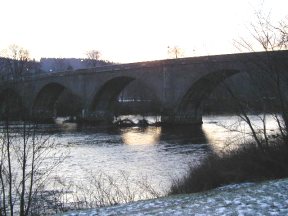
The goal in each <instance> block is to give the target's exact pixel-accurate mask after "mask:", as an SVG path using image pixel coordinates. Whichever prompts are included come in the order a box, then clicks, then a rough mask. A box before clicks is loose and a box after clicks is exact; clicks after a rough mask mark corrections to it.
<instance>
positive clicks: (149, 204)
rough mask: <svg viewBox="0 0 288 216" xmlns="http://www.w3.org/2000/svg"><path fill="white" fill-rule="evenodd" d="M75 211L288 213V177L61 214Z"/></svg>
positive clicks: (87, 214)
mask: <svg viewBox="0 0 288 216" xmlns="http://www.w3.org/2000/svg"><path fill="white" fill-rule="evenodd" d="M78 215H81V216H94V215H95V216H96V215H219V216H220V215H221V216H222V215H288V179H281V180H274V181H267V182H262V183H243V184H234V185H228V186H224V187H221V188H217V189H214V190H211V191H207V192H202V193H196V194H185V195H176V196H169V197H163V198H159V199H153V200H144V201H138V202H133V203H129V204H123V205H117V206H112V207H105V208H98V209H91V210H83V211H75V212H69V213H65V214H62V216H78Z"/></svg>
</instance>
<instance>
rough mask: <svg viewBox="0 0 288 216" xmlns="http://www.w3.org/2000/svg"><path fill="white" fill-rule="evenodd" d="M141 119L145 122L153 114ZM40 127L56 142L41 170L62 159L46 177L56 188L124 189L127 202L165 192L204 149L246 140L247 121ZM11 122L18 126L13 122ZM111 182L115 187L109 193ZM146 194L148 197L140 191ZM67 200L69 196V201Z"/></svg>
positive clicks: (271, 126)
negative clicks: (245, 122)
mask: <svg viewBox="0 0 288 216" xmlns="http://www.w3.org/2000/svg"><path fill="white" fill-rule="evenodd" d="M128 117H129V118H131V119H132V120H133V121H137V119H139V117H137V116H128ZM125 118H126V117H125ZM141 118H142V117H141ZM146 118H147V120H148V121H150V122H153V121H155V119H156V118H154V117H146ZM250 119H251V120H252V122H253V124H254V127H255V128H258V129H261V124H262V123H263V118H262V119H261V118H259V116H256V115H255V116H250ZM265 122H266V126H267V130H268V133H274V132H275V131H276V129H277V125H276V122H275V120H274V119H273V117H272V116H266V117H265ZM39 126H40V131H39V134H37V135H36V136H37V137H42V138H44V140H46V139H47V138H48V139H47V140H49V142H54V143H56V144H57V143H59V145H56V147H55V148H53V150H52V154H51V155H49V154H48V155H46V156H45V160H43V163H42V165H43V166H42V168H44V169H43V170H46V171H47V168H46V166H47V167H49V166H50V165H51V163H53V161H54V160H55V157H54V156H53V155H54V153H55V155H57V157H59V158H61V159H60V160H62V159H64V160H63V162H62V163H60V165H59V166H57V167H56V168H54V169H53V172H51V175H50V179H51V181H50V180H49V181H48V182H50V183H52V182H54V181H52V180H55V179H57V180H58V181H57V182H58V183H59V180H60V182H61V184H60V186H59V184H58V185H57V186H56V189H59V187H60V189H61V187H62V186H63V185H64V186H65V188H64V190H65V191H73V193H74V192H75V191H76V192H75V193H76V194H79V191H81V192H83V191H84V192H83V193H84V196H85V199H86V198H87V197H86V196H88V195H87V193H89V192H91V191H92V192H93V191H97V193H98V192H99V193H100V194H99V193H98V194H96V195H95V194H93V196H94V195H95V196H94V197H96V198H97V199H98V197H99V196H100V197H101V196H102V195H103V192H105V194H104V195H105V196H106V197H108V198H107V199H110V198H111V197H113V196H114V195H116V196H119V194H120V193H121V194H122V193H128V195H129V196H128V197H129V199H130V200H126V201H132V200H136V199H147V198H152V197H155V193H153V192H155V191H156V192H157V193H158V195H164V194H165V193H166V191H167V190H168V189H169V187H170V185H171V184H172V182H173V179H177V178H181V177H182V176H183V175H185V174H186V173H187V170H188V168H189V167H190V166H195V165H197V164H199V162H201V160H202V159H203V158H204V157H205V156H206V155H207V154H209V153H211V152H215V153H217V154H221V153H222V152H223V151H226V150H227V149H234V148H237V147H238V146H239V145H240V144H241V143H243V142H246V141H248V140H249V139H251V135H250V130H249V128H248V126H247V125H246V124H244V123H243V122H241V121H240V119H239V118H238V117H237V116H224V115H222V116H204V117H203V124H202V125H199V126H193V127H192V126H190V127H187V126H186V127H184V126H182V127H180V126H174V127H171V126H170V127H156V126H148V127H122V128H119V127H107V126H106V127H104V126H102V127H100V126H98V127H90V126H89V127H88V126H85V127H84V126H82V127H81V126H79V125H77V124H75V123H63V122H61V121H60V119H57V121H56V123H55V124H50V125H39ZM12 127H16V128H17V127H18V126H17V123H16V124H13V125H12ZM19 128H20V132H19V133H18V134H21V126H19ZM37 133H38V132H37ZM20 137H21V136H20ZM19 143H21V142H19ZM16 146H17V145H16ZM21 146H22V144H20V145H19V149H21ZM17 149H18V148H15V155H16V156H17ZM53 152H54V153H53ZM63 155H64V157H62V156H63ZM57 157H56V161H57V160H58V159H57ZM16 170H17V168H16ZM103 176H104V178H103ZM95 179H96V180H98V181H95ZM47 185H48V188H47V189H48V190H51V189H52V190H54V189H55V185H49V183H48V184H47ZM67 185H68V189H67V187H66V186H67ZM69 185H72V186H79V188H80V189H79V188H77V189H75V187H74V188H72V189H71V187H69ZM147 186H148V188H147ZM51 187H52V188H51ZM103 187H104V189H103ZM111 187H113V188H114V189H113V190H114V191H112V192H111ZM143 187H144V188H143ZM83 188H84V189H85V190H84V189H83ZM151 188H152V189H153V190H152V193H151V190H150V189H151ZM118 189H120V191H119V190H118ZM123 190H124V192H123ZM77 191H78V192H77ZM148 192H149V193H150V195H149V193H148ZM75 193H74V194H75ZM107 193H109V194H108V195H107ZM137 193H138V194H137ZM145 193H147V196H143V194H144V195H145ZM135 194H137V195H135ZM131 197H132V198H131ZM126 198H127V196H122V197H120V198H119V200H116V201H115V202H114V201H113V203H110V204H116V203H119V202H125V200H124V199H126ZM71 200H72V199H71V198H69V202H70V201H71ZM77 201H79V199H78V200H76V202H77ZM108 201H109V200H108ZM108 201H107V200H105V201H103V202H102V201H100V203H97V205H98V206H99V205H103V204H105V205H106V204H107V203H108V204H109V202H108ZM71 202H74V200H72V201H71Z"/></svg>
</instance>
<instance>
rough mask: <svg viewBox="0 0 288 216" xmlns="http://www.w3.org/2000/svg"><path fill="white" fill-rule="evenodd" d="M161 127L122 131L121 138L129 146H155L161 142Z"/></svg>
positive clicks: (125, 129)
mask: <svg viewBox="0 0 288 216" xmlns="http://www.w3.org/2000/svg"><path fill="white" fill-rule="evenodd" d="M160 136H161V127H145V128H139V127H133V128H124V129H121V138H122V141H123V143H124V144H127V145H144V144H146V145H154V144H157V143H158V142H159V139H160Z"/></svg>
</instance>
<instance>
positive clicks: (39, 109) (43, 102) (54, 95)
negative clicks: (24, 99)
mask: <svg viewBox="0 0 288 216" xmlns="http://www.w3.org/2000/svg"><path fill="white" fill-rule="evenodd" d="M65 93H66V94H67V95H68V96H67V95H66V96H65V97H66V98H67V97H70V99H74V101H77V106H81V105H80V104H81V102H80V101H81V100H80V99H79V97H77V96H76V95H74V94H72V93H71V91H70V90H69V89H68V88H67V87H65V86H64V85H62V84H59V83H56V82H52V83H48V84H46V85H44V86H43V87H42V88H41V89H40V91H39V92H38V93H37V95H36V97H35V99H34V101H33V107H32V112H33V114H34V115H35V114H36V115H43V116H45V117H44V118H47V117H48V118H50V117H54V116H56V115H57V114H58V113H56V105H57V103H59V98H61V96H62V95H63V94H65ZM74 101H73V102H74ZM78 101H79V102H78ZM74 103H75V102H74ZM66 105H68V104H66ZM74 105H75V104H73V103H72V104H69V107H73V108H74V109H77V111H78V112H80V110H81V108H79V107H74ZM75 112H76V111H74V113H75Z"/></svg>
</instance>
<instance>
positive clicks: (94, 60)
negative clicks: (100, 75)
mask: <svg viewBox="0 0 288 216" xmlns="http://www.w3.org/2000/svg"><path fill="white" fill-rule="evenodd" d="M86 56H87V59H88V62H89V65H91V66H92V67H96V66H97V65H98V61H99V59H100V57H101V53H100V51H98V50H89V51H88V52H87V53H86Z"/></svg>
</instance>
